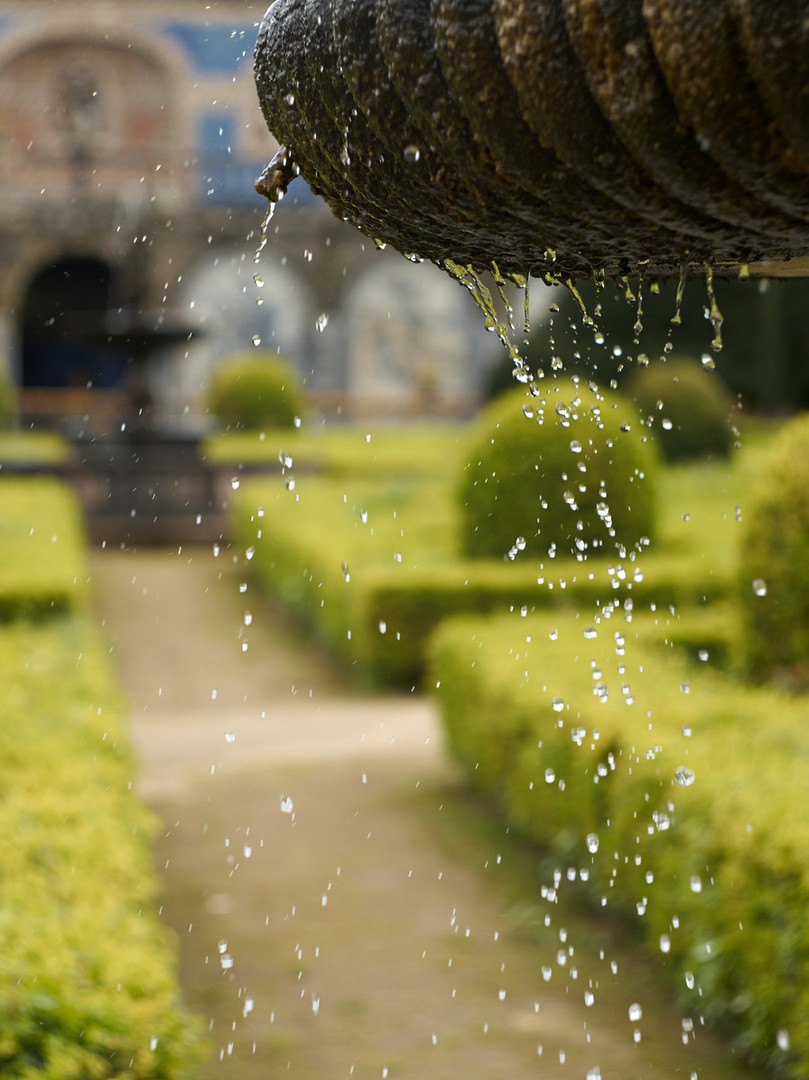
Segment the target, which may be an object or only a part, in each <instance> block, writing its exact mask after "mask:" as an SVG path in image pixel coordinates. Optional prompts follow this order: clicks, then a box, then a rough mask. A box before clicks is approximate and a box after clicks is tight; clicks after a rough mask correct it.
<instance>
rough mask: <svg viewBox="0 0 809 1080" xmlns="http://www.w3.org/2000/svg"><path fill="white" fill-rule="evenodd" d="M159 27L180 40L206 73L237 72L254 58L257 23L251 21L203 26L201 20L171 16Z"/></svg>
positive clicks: (201, 70)
mask: <svg viewBox="0 0 809 1080" xmlns="http://www.w3.org/2000/svg"><path fill="white" fill-rule="evenodd" d="M159 29H160V30H161V31H162V32H163V33H165V34H166V35H167V36H168V37H170V38H173V39H174V40H175V41H177V42H178V43H179V44H180V45H181V46H182V47H183V49H184V50H185V52H186V53H187V55H188V56H189V58H190V59H191V61H192V63H193V65H194V67H195V69H196V70H197V71H199V72H202V73H204V74H206V75H225V74H228V73H232V72H235V71H236V70H237V69H238V68H240V67H241V66H242V65H243V64H250V63H252V60H253V49H254V47H255V44H256V35H257V33H258V27H257V26H256V25H254V24H253V23H252V22H251V23H247V24H245V23H241V24H236V25H233V26H230V25H227V24H218V25H209V26H204V25H200V24H199V23H193V22H185V21H182V20H177V19H171V20H167V21H166V22H164V23H162V24H161V25H160V27H159Z"/></svg>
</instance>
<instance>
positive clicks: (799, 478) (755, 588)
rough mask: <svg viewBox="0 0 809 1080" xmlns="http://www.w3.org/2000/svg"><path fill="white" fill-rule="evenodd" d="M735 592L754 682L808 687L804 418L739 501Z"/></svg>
mask: <svg viewBox="0 0 809 1080" xmlns="http://www.w3.org/2000/svg"><path fill="white" fill-rule="evenodd" d="M743 530H744V531H743V533H742V539H741V545H740V567H739V592H740V596H741V602H742V612H743V624H744V651H745V657H746V663H747V667H748V670H749V672H750V674H751V675H752V676H753V677H754V678H759V679H762V678H767V677H772V676H778V677H779V678H784V679H786V680H787V681H789V682H790V683H796V684H798V685H804V686H805V685H807V684H809V414H804V415H802V416H800V417H798V418H797V419H796V420H793V421H792V422H791V423H790V424H788V425H787V426H786V427H785V428H784V429H783V430H782V432H781V433H780V435H779V436H778V437H777V439H776V440H775V443H774V444H773V446H772V449H771V451H770V454H769V456H768V457H767V459H766V461H765V463H764V465H763V467H762V470H761V473H760V475H759V477H758V478H757V481H756V482H755V483H754V485H753V487H752V490H751V492H750V495H749V497H748V498H747V500H746V502H745V510H744V521H743Z"/></svg>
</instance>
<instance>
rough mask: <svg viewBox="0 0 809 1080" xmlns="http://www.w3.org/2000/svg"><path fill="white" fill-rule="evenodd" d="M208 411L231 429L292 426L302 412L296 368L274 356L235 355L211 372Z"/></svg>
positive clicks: (300, 390) (301, 397)
mask: <svg viewBox="0 0 809 1080" xmlns="http://www.w3.org/2000/svg"><path fill="white" fill-rule="evenodd" d="M207 407H208V411H209V412H211V413H213V414H214V415H215V416H218V417H219V418H220V419H221V420H222V421H223V423H225V424H226V425H227V426H228V427H230V428H247V429H265V428H272V427H292V426H293V425H294V423H295V417H296V416H300V415H301V413H302V411H303V388H302V386H301V382H300V378H299V376H298V374H297V372H296V371H295V369H294V368H293V367H292V366H291V364H289V363H288V362H287V361H285V360H282V359H281V358H280V357H278V356H276V355H275V354H274V353H267V352H264V353H256V352H251V353H237V354H236V355H235V356H232V357H231V358H230V359H228V360H225V361H223V362H222V363H221V364H220V365H219V367H217V369H216V370H215V371H214V373H213V376H212V379H211V385H210V387H209V390H208V402H207Z"/></svg>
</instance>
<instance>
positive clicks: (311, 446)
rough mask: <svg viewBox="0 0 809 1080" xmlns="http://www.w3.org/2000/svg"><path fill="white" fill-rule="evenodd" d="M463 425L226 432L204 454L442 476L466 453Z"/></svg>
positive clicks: (306, 425) (358, 472) (349, 471)
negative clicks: (281, 458) (287, 460)
mask: <svg viewBox="0 0 809 1080" xmlns="http://www.w3.org/2000/svg"><path fill="white" fill-rule="evenodd" d="M464 436H465V432H464V428H463V427H462V426H460V425H459V424H438V423H431V424H426V423H425V424H407V425H405V424H396V423H390V424H384V425H381V426H380V425H378V424H375V425H374V426H373V433H371V431H369V430H366V429H364V428H362V427H358V426H356V425H353V424H332V425H329V426H325V425H314V424H312V423H310V422H307V421H305V420H304V421H303V422H302V424H301V427H300V428H294V429H292V430H289V429H286V428H282V429H277V430H273V431H260V432H256V431H251V432H246V431H227V432H220V433H218V434H216V435H213V436H211V437H210V438H208V439H207V440H206V441H205V443H204V445H203V455H204V457H205V459H206V460H207V461H210V462H212V463H213V464H223V465H229V464H233V465H272V466H275V465H277V464H278V463H279V456H280V455H282V454H283V456H285V457H286V456H289V457H291V458H292V459H293V462H294V469H295V471H303V472H311V471H313V470H317V471H318V472H320V473H323V474H328V475H329V476H352V475H353V476H364V477H371V476H374V477H378V476H384V477H390V476H405V475H407V476H413V475H414V474H418V475H419V476H442V475H446V473H447V470H448V468H450V469H451V468H452V467H453V465H454V463H455V461H456V459H458V458H459V457H460V455H461V446H462V444H463V442H464V441H465V439H464Z"/></svg>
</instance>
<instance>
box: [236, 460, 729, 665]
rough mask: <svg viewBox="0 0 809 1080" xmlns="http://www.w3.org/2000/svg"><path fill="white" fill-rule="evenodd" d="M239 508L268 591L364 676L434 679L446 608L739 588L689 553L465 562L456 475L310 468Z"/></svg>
mask: <svg viewBox="0 0 809 1080" xmlns="http://www.w3.org/2000/svg"><path fill="white" fill-rule="evenodd" d="M690 486H691V487H693V482H692V483H691V485H690ZM672 501H673V503H674V506H675V507H677V505H678V504H677V502H676V500H672ZM713 509H714V510H715V509H716V506H715V504H714V506H713ZM231 514H232V518H231V521H232V529H233V537H234V540H235V541H236V542H237V543H238V544H239V546H240V547H242V548H243V549H244V550H249V551H250V552H251V556H252V557H251V559H250V561H249V563H248V567H249V569H250V571H251V572H252V573H254V574H255V575H256V576H257V577H258V578H259V579H260V581H261V582H262V584H263V586H264V587H265V588H266V589H267V590H268V591H270V592H271V593H273V594H274V595H275V596H277V597H278V598H279V599H280V600H281V602H282V603H283V604H284V605H285V606H286V607H287V609H288V610H290V611H291V612H292V613H293V614H294V615H295V616H296V617H298V618H299V619H301V620H302V621H303V622H304V623H305V624H306V625H307V627H308V628H309V629H310V631H311V632H312V633H313V634H315V635H316V636H317V637H319V639H320V640H321V641H322V642H324V643H326V644H327V645H328V647H329V648H330V649H331V650H333V651H334V652H336V653H337V654H338V655H339V656H342V657H344V658H345V659H346V660H347V661H348V663H349V664H350V665H351V668H352V670H353V671H355V672H358V673H360V674H361V675H362V676H363V677H364V678H368V677H369V676H370V678H372V679H373V680H375V681H380V682H392V683H397V684H399V685H405V686H410V685H413V684H414V683H416V682H418V681H419V680H420V678H421V677H422V675H423V672H424V666H425V648H426V644H427V640H428V636H429V633H430V631H431V630H432V629H433V628H434V627H435V626H436V625H437V624H438V623H439V622H440V621H441V619H443V618H444V617H446V616H447V615H451V614H454V613H457V612H463V611H478V612H494V611H496V612H505V611H508V610H509V609H513V608H518V609H522V608H525V609H526V610H527V611H530V610H533V609H534V608H537V609H541V608H548V607H559V606H561V605H562V604H571V603H578V604H582V603H594V602H595V601H596V600H598V599H602V600H609V599H612V598H615V597H621V598H622V599H623V598H626V597H630V596H631V597H633V598H634V599H635V602H636V603H638V604H641V603H648V602H650V601H654V602H656V603H658V604H663V605H668V604H671V603H684V602H694V603H700V602H704V601H705V600H706V599H709V598H717V597H721V596H725V595H726V594H727V592H728V591H729V590H730V589H732V587H733V578H732V574H731V572H730V568H729V563H728V562H727V560H725V561H724V562H718V563H717V564H716V565H714V564H713V563H712V561H711V559H710V558H705V557H700V558H693V557H692V556H691V555H690V554H689V552H688V551H687V550H685V551H682V550H679V551H677V552H676V553H673V554H670V555H661V554H658V553H655V550H654V548H652V549H651V550H650V551H649V552H648V553H644V555H643V556H642V557H641V558H638V559H636V558H635V554H636V553H635V552H629V553H628V557H627V559H626V560H623V559H611V560H606V559H603V558H596V557H594V556H591V557H590V558H589V559H588V560H587V561H586V562H579V561H577V560H575V559H571V558H567V559H563V558H558V559H554V560H548V559H546V560H545V561H544V563H543V562H542V561H539V560H536V559H528V558H524V557H517V558H516V559H515V560H514V561H504V560H503V559H501V558H498V559H491V560H484V559H465V558H461V557H459V556H458V554H457V540H456V537H457V532H458V523H457V517H458V507H457V505H456V503H455V501H454V500H453V499H452V497H451V488H450V484H449V481H444V482H441V481H437V480H434V479H430V480H425V479H423V478H419V477H416V478H411V479H401V478H400V479H398V480H394V479H392V478H390V477H388V478H387V479H384V480H358V479H357V478H354V479H353V480H352V479H350V478H340V479H330V478H323V477H313V476H307V477H306V478H305V479H304V480H302V481H301V482H300V483H299V484H298V485H297V486H296V487H295V489H294V490H293V491H289V490H287V489H286V488H285V486H284V481H283V480H281V479H274V480H266V479H261V480H250V481H247V482H243V483H242V485H241V486H240V488H239V491H238V493H237V495H236V497H235V498H234V499H233V500H232V503H231ZM717 516H718V515H717ZM699 517H701V515H700V514H695V518H699ZM676 518H677V521H678V522H679V524H680V526H683V522H682V519H681V517H680V515H679V514H678V515H676ZM695 524H696V522H695ZM710 524H711V525H712V523H710ZM725 524H726V525H727V529H728V530H730V528H731V525H730V524H728V523H725ZM696 535H697V536H699V534H696ZM722 550H723V551H724V549H722ZM641 566H642V569H641ZM380 626H384V627H385V629H384V632H381V631H380Z"/></svg>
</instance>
